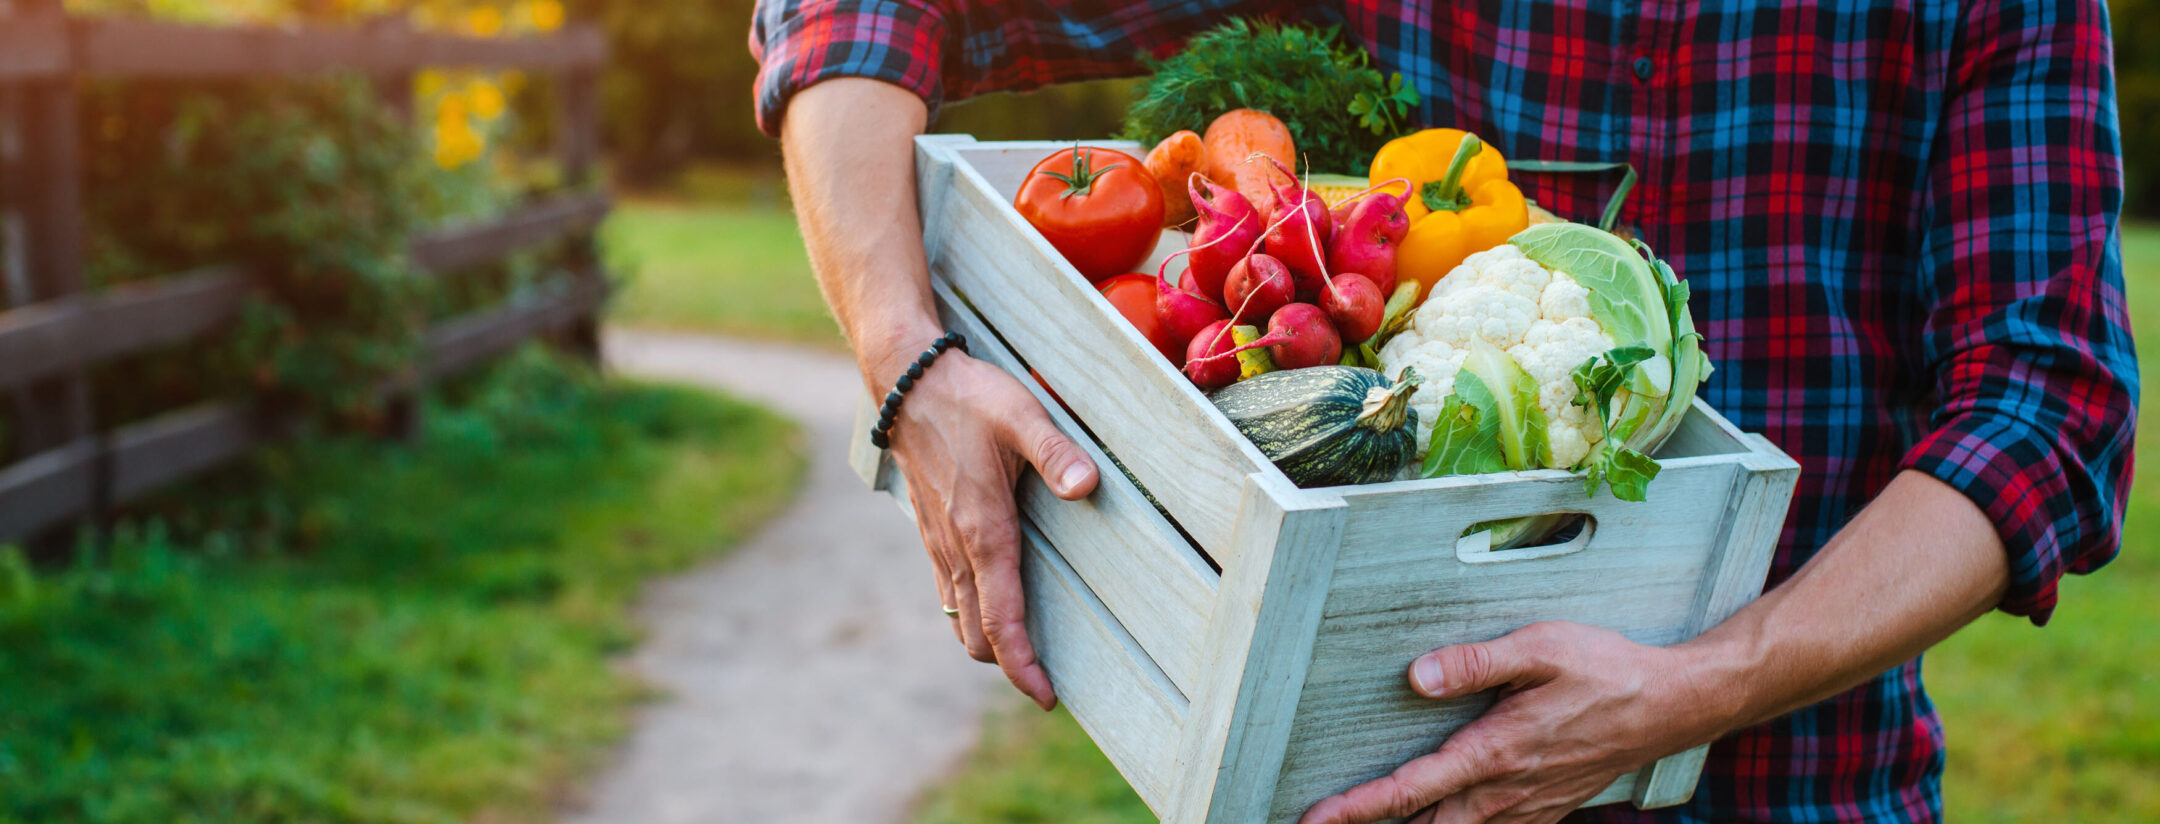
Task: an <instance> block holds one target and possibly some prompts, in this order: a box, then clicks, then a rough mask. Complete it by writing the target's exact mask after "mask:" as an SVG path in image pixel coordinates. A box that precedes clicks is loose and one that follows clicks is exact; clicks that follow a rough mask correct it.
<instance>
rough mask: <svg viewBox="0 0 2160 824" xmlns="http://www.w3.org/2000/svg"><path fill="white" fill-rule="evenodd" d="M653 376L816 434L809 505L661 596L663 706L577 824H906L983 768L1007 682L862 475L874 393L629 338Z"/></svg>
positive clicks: (898, 518)
mask: <svg viewBox="0 0 2160 824" xmlns="http://www.w3.org/2000/svg"><path fill="white" fill-rule="evenodd" d="M607 352H608V358H609V361H610V362H611V363H612V364H613V365H614V366H615V367H616V368H618V369H620V370H621V371H623V372H625V373H628V374H632V375H637V376H641V377H654V378H664V379H670V380H680V381H685V382H689V383H695V384H700V385H704V386H709V387H712V388H715V389H720V390H724V391H727V392H729V393H730V394H733V395H735V396H736V397H743V398H750V399H754V400H757V401H759V402H761V403H764V404H767V405H768V406H770V407H772V408H774V409H778V410H780V411H782V412H784V413H786V414H788V415H790V416H792V417H794V418H795V419H796V420H798V421H800V422H801V423H802V424H803V426H804V428H805V430H806V432H805V434H806V436H807V437H808V440H809V444H810V450H811V455H810V471H809V478H808V481H807V484H806V486H805V487H804V489H803V491H802V494H801V497H800V498H798V499H797V500H796V502H795V504H794V506H793V507H792V508H790V509H789V510H788V511H787V512H785V513H783V514H782V515H781V516H780V517H779V518H777V519H775V520H774V521H773V522H772V523H771V524H770V525H768V526H767V527H766V528H765V531H764V532H763V533H761V534H759V535H757V536H756V537H754V538H753V539H751V540H750V541H749V542H747V543H745V544H744V545H743V546H741V547H739V548H737V549H736V551H735V552H733V553H731V554H729V555H728V556H727V557H726V558H725V559H723V560H721V561H719V562H716V563H712V564H708V565H706V566H704V567H701V568H699V569H696V570H693V571H691V572H689V573H686V574H684V575H682V576H680V577H677V578H674V579H670V580H667V581H664V582H662V583H660V584H658V585H656V586H654V587H653V588H652V589H651V590H650V591H649V592H648V593H647V595H646V598H645V602H644V604H643V605H642V606H641V607H640V610H641V613H640V614H641V616H642V618H643V619H644V621H645V623H646V625H647V626H648V627H649V628H650V633H651V634H650V636H649V637H648V639H647V640H646V642H645V644H644V646H642V647H641V648H639V649H638V651H637V652H636V653H635V654H633V655H632V657H631V659H630V665H631V666H632V667H633V668H634V669H635V671H636V672H637V673H638V674H639V675H641V676H643V677H644V678H646V679H648V680H650V681H652V682H653V683H654V684H656V685H658V686H659V687H660V689H661V690H662V691H663V693H664V697H663V698H661V699H660V700H658V701H656V702H655V703H654V704H652V705H651V706H648V707H646V708H645V709H644V710H643V711H642V713H641V714H640V716H639V719H638V725H637V728H636V730H635V731H634V732H633V733H632V734H631V736H630V738H629V740H628V741H627V742H626V743H625V745H624V747H623V749H622V750H621V752H620V753H619V754H618V755H617V757H616V761H615V763H614V764H612V765H611V766H610V767H609V768H608V769H606V770H605V771H604V772H603V773H602V774H601V775H600V776H599V778H598V779H597V780H596V781H595V782H594V784H593V786H592V788H591V791H590V792H589V793H587V794H586V799H587V801H586V803H585V804H584V806H583V808H582V809H579V810H576V811H574V812H573V813H571V814H570V815H568V816H567V817H566V819H567V821H568V822H571V824H678V823H680V824H688V823H689V822H696V824H727V823H728V822H797V821H800V822H819V823H820V824H823V823H824V822H848V823H849V824H880V822H896V823H897V822H900V821H902V820H904V818H905V816H906V813H907V812H908V809H907V808H908V805H909V802H910V801H911V800H913V799H914V798H915V796H916V794H917V793H918V792H919V791H921V790H922V789H923V788H924V787H925V786H927V785H928V784H930V783H931V782H933V781H935V780H936V779H937V778H938V777H939V776H941V775H943V774H944V773H946V772H947V771H948V770H949V769H951V768H952V766H953V765H955V764H956V763H958V760H959V759H960V758H962V757H963V756H965V755H966V753H967V751H968V749H969V748H970V747H971V746H972V745H973V744H974V742H975V739H976V735H977V733H978V732H979V729H978V726H979V723H980V720H981V718H982V714H983V710H984V708H985V707H986V706H987V705H988V702H989V701H990V700H991V699H992V698H993V696H995V695H996V692H995V691H996V690H997V689H999V688H1000V685H1002V684H1003V683H1004V679H1002V678H1001V677H999V675H998V672H997V670H996V669H995V668H993V667H989V666H985V665H981V664H977V663H975V662H973V661H970V660H968V658H967V657H966V655H965V654H964V653H962V651H961V650H960V648H959V645H958V644H957V643H955V642H954V641H953V637H952V629H951V626H950V623H949V622H948V621H947V620H946V618H945V616H944V615H942V614H940V613H939V612H938V604H937V596H936V594H935V591H934V590H933V589H932V588H931V584H930V573H929V567H928V564H927V562H926V561H925V560H924V558H923V552H922V546H921V543H920V542H919V541H918V540H917V538H916V536H915V530H914V526H913V524H911V523H910V522H909V521H908V520H907V519H906V518H905V517H903V516H902V515H901V514H900V511H899V510H898V509H897V508H896V507H894V506H893V505H892V502H891V501H890V500H889V499H887V498H885V497H884V496H882V495H878V494H874V493H871V492H869V491H868V490H866V489H865V488H864V487H863V485H862V482H861V481H860V480H858V479H857V478H856V477H855V475H854V473H853V472H852V471H851V470H849V469H848V466H847V460H846V444H847V437H848V435H849V430H850V428H851V427H852V426H853V425H854V410H855V401H856V398H857V396H858V394H859V392H860V386H861V383H860V381H859V379H858V378H857V377H856V375H855V368H854V364H853V363H852V362H850V361H848V360H846V359H845V358H842V357H837V356H834V355H830V354H824V353H818V352H811V351H807V350H803V349H798V348H794V347H788V346H779V345H773V344H762V343H744V342H736V341H727V340H717V339H712V338H706V337H699V336H691V335H671V334H657V333H646V332H624V331H616V332H611V333H610V334H609V336H608V339H607Z"/></svg>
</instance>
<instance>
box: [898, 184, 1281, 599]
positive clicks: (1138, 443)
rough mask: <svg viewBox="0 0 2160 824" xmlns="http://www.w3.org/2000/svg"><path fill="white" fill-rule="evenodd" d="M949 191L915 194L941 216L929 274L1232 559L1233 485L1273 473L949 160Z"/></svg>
mask: <svg viewBox="0 0 2160 824" xmlns="http://www.w3.org/2000/svg"><path fill="white" fill-rule="evenodd" d="M947 188H948V189H949V191H946V192H943V193H940V194H938V195H937V196H936V199H935V200H934V201H932V199H931V196H930V195H929V194H927V193H926V194H925V197H924V199H925V202H926V203H931V202H935V203H936V204H937V208H940V209H943V210H944V212H943V213H942V214H940V215H938V216H937V217H935V218H926V225H927V226H930V227H934V228H933V231H935V232H937V233H938V237H936V238H934V239H933V240H931V241H930V242H929V243H927V244H926V245H927V246H928V247H929V248H930V249H931V250H932V257H931V260H930V266H931V272H932V274H933V275H935V276H936V277H937V278H938V279H941V280H943V281H945V282H946V283H947V284H949V285H951V286H952V287H953V288H954V290H955V291H957V292H958V293H959V294H960V295H961V296H962V297H963V298H965V299H966V300H967V302H968V303H969V304H970V305H971V306H973V307H974V309H975V310H976V311H977V312H978V313H980V314H981V316H982V317H983V319H984V320H986V321H988V322H989V323H990V325H991V326H992V327H994V328H995V330H996V332H997V333H998V335H999V336H1000V337H1002V338H1003V339H1004V340H1005V342H1006V343H1007V344H1009V345H1010V346H1011V347H1012V349H1013V350H1014V352H1015V353H1016V354H1018V355H1019V356H1020V358H1021V359H1023V360H1024V361H1025V362H1026V363H1027V365H1029V366H1031V367H1034V368H1035V369H1036V370H1037V371H1038V372H1040V373H1041V374H1042V375H1043V378H1044V380H1045V382H1047V383H1048V384H1049V386H1050V388H1051V389H1053V390H1055V391H1056V392H1057V393H1058V395H1059V397H1061V398H1062V399H1063V400H1064V401H1065V403H1066V404H1067V405H1069V406H1070V407H1071V408H1072V409H1073V411H1074V412H1075V413H1076V416H1077V417H1078V418H1079V419H1080V420H1081V421H1084V422H1085V423H1086V424H1087V425H1088V427H1089V428H1090V429H1092V430H1093V431H1094V433H1095V435H1096V436H1097V438H1099V439H1100V440H1101V441H1102V443H1103V444H1104V446H1105V447H1107V449H1108V451H1109V452H1110V453H1111V454H1114V455H1117V456H1118V457H1119V458H1120V459H1121V460H1123V461H1124V462H1125V465H1126V466H1127V467H1128V468H1130V469H1131V470H1132V472H1133V474H1134V475H1135V476H1136V477H1138V478H1139V479H1140V481H1141V482H1142V483H1143V484H1145V485H1146V486H1147V487H1148V489H1149V490H1151V491H1153V492H1154V493H1155V497H1156V499H1157V500H1160V501H1161V502H1162V503H1163V505H1164V506H1165V507H1166V508H1167V509H1169V510H1170V513H1171V516H1172V517H1174V518H1175V519H1176V520H1177V522H1178V524H1179V525H1181V526H1183V527H1184V528H1185V532H1186V533H1187V534H1189V535H1191V536H1192V537H1193V538H1194V540H1196V541H1198V542H1199V543H1200V545H1201V546H1202V547H1203V548H1204V549H1205V550H1206V551H1207V552H1208V553H1209V554H1210V555H1212V556H1213V557H1214V558H1215V559H1216V560H1217V561H1218V562H1220V563H1221V564H1222V565H1223V566H1226V567H1227V566H1230V565H1231V564H1233V563H1235V558H1234V557H1232V554H1233V553H1234V552H1235V548H1234V546H1233V544H1232V541H1231V531H1232V523H1231V522H1232V520H1233V518H1234V516H1235V513H1236V512H1237V506H1238V501H1237V493H1238V490H1239V488H1240V486H1241V484H1242V479H1243V478H1244V477H1245V476H1246V475H1249V474H1252V473H1254V472H1275V471H1276V470H1275V469H1274V466H1273V465H1272V464H1269V463H1268V462H1267V459H1266V458H1265V457H1263V456H1261V455H1260V453H1259V451H1258V450H1257V449H1255V448H1254V447H1253V446H1252V444H1251V443H1250V442H1248V441H1246V440H1245V438H1244V436H1242V435H1240V434H1238V432H1237V430H1236V428H1234V427H1232V426H1231V425H1230V422H1229V421H1228V420H1226V419H1224V418H1223V417H1222V416H1221V415H1220V414H1218V413H1217V412H1216V411H1215V410H1214V408H1213V406H1212V405H1211V404H1209V403H1208V401H1207V398H1206V397H1205V396H1203V395H1201V394H1200V392H1199V390H1197V389H1195V388H1194V387H1193V386H1192V383H1191V382H1190V381H1187V380H1185V378H1184V377H1183V376H1182V375H1180V374H1179V373H1178V372H1177V371H1176V370H1175V369H1174V368H1173V367H1172V366H1171V365H1170V363H1169V361H1167V360H1164V359H1163V358H1162V356H1161V354H1160V353H1158V352H1156V351H1155V350H1154V347H1153V346H1151V345H1149V344H1148V343H1147V342H1146V340H1145V339H1143V338H1142V337H1141V336H1140V333H1139V332H1138V331H1136V330H1134V329H1133V328H1132V326H1131V324H1128V323H1126V322H1124V320H1123V319H1122V318H1119V317H1117V316H1116V313H1115V310H1114V309H1112V308H1111V307H1110V304H1109V303H1108V301H1106V300H1104V299H1103V298H1102V296H1101V295H1100V294H1098V293H1097V292H1096V291H1095V289H1094V288H1093V287H1092V286H1090V285H1089V284H1088V283H1087V282H1086V280H1084V279H1082V278H1081V277H1079V275H1078V274H1077V273H1075V272H1073V271H1072V268H1071V267H1070V266H1068V265H1066V264H1065V263H1064V261H1063V260H1062V259H1060V258H1059V257H1058V255H1057V252H1056V250H1055V249H1052V248H1051V247H1050V245H1049V243H1048V242H1047V241H1045V240H1043V239H1042V237H1041V235H1040V234H1038V233H1036V232H1035V231H1034V230H1033V229H1032V228H1029V227H1028V226H1027V224H1026V222H1025V221H1023V220H1022V219H1021V218H1020V216H1019V214H1018V213H1017V212H1015V211H1013V209H1012V207H1011V205H1010V203H1009V202H1007V200H1005V199H1004V198H1003V197H1002V196H1000V195H999V194H998V193H997V191H996V190H995V189H994V188H993V187H992V185H991V184H990V183H989V182H987V181H986V180H984V178H983V177H982V176H981V175H979V174H977V173H976V171H975V170H974V169H973V168H972V167H970V166H968V165H966V164H965V163H958V164H956V165H955V167H954V169H953V174H952V177H951V180H950V183H949V185H948V186H947ZM1166 443H1169V444H1177V446H1178V448H1175V449H1164V448H1162V445H1163V444H1166ZM1277 474H1279V473H1277Z"/></svg>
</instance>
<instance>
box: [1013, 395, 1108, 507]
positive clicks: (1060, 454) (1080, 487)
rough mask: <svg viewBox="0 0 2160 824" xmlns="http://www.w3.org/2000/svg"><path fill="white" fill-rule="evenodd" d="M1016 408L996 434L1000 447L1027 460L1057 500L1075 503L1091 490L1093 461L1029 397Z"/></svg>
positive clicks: (1093, 488) (1031, 397)
mask: <svg viewBox="0 0 2160 824" xmlns="http://www.w3.org/2000/svg"><path fill="white" fill-rule="evenodd" d="M1016 406H1019V407H1021V408H1019V409H1015V410H1013V411H1012V413H1011V414H1009V415H1006V416H1005V421H1006V424H1005V426H1004V428H1003V431H1002V432H1001V433H1000V434H1001V437H1000V440H1001V441H1003V442H1004V446H1005V447H1006V448H1007V449H1011V450H1012V451H1014V452H1017V453H1019V454H1020V457H1022V458H1025V459H1027V462H1028V464H1029V465H1031V466H1033V467H1035V471H1036V473H1037V474H1040V475H1042V478H1043V483H1045V484H1048V485H1049V486H1050V491H1051V492H1053V493H1056V495H1057V496H1058V497H1060V498H1063V499H1065V500H1068V501H1075V500H1079V499H1081V498H1085V497H1087V494H1088V493H1090V492H1093V491H1095V482H1096V480H1097V479H1098V478H1097V475H1096V469H1095V462H1094V461H1091V460H1088V456H1087V453H1086V452H1082V451H1081V450H1080V447H1079V446H1078V445H1077V444H1074V443H1073V442H1072V439H1070V438H1067V437H1065V433H1063V432H1060V431H1058V428H1057V425H1056V424H1053V423H1051V422H1050V413H1048V412H1045V411H1043V408H1042V405H1041V404H1040V403H1037V402H1036V401H1035V399H1034V397H1033V396H1026V397H1025V398H1024V400H1023V402H1021V403H1019V404H1016Z"/></svg>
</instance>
